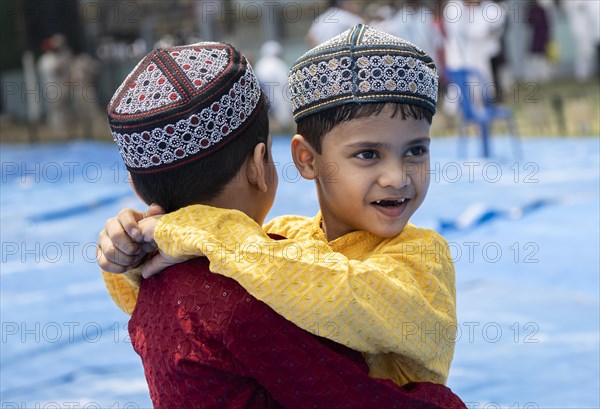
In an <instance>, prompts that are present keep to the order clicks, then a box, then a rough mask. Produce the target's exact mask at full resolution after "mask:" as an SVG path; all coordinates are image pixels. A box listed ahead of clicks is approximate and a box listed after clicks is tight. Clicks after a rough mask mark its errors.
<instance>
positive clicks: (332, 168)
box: [301, 109, 430, 240]
mask: <svg viewBox="0 0 600 409" xmlns="http://www.w3.org/2000/svg"><path fill="white" fill-rule="evenodd" d="M429 126H430V125H429V123H428V122H427V120H425V119H420V120H417V119H413V118H407V119H402V118H401V115H396V116H395V117H393V118H392V117H391V110H390V109H385V110H383V111H382V112H381V113H380V114H379V115H375V116H369V117H365V118H358V119H353V120H350V121H348V122H343V123H341V124H339V125H337V126H335V127H334V128H333V129H332V130H331V131H330V132H328V133H327V134H325V135H324V137H323V143H322V149H321V154H318V153H316V152H315V151H312V154H311V155H312V162H311V163H312V166H313V167H312V170H313V172H314V175H313V176H314V177H310V175H309V174H307V173H306V172H305V173H303V175H304V176H308V177H309V178H311V179H313V178H314V179H315V182H316V185H317V193H318V196H319V205H320V207H321V212H322V215H323V224H324V225H323V230H324V231H325V234H326V236H327V239H328V240H334V239H336V238H338V237H341V236H343V235H345V234H347V233H350V232H352V231H355V230H365V231H369V232H371V233H373V234H375V235H377V236H380V237H393V236H396V235H398V234H399V233H400V232H401V231H402V229H403V228H404V226H406V223H407V222H408V220H409V219H410V217H411V216H412V215H413V213H414V212H415V211H416V210H417V209H418V208H419V206H420V205H421V203H423V200H424V199H425V195H426V194H427V189H428V187H429V142H430V139H429ZM301 172H302V169H301Z"/></svg>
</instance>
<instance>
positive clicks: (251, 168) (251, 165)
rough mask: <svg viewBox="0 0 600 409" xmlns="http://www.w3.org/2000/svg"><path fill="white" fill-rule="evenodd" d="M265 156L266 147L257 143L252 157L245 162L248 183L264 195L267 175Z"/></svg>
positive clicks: (266, 188)
mask: <svg viewBox="0 0 600 409" xmlns="http://www.w3.org/2000/svg"><path fill="white" fill-rule="evenodd" d="M266 154H267V146H266V145H265V144H264V143H262V142H261V143H259V144H258V145H256V146H255V147H254V151H253V152H252V155H250V156H248V160H247V161H246V175H247V178H248V182H249V183H250V184H251V185H255V186H256V187H257V188H258V190H260V191H261V192H263V193H266V192H267V190H268V187H267V174H266V169H265V156H266Z"/></svg>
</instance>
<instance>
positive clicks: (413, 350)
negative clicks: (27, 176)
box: [99, 25, 456, 385]
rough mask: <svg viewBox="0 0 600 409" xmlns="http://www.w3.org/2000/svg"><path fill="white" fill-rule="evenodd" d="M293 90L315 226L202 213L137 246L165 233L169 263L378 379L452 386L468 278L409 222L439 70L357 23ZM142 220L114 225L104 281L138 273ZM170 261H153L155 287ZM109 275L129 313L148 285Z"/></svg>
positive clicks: (301, 65) (296, 155) (172, 222)
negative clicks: (203, 259)
mask: <svg viewBox="0 0 600 409" xmlns="http://www.w3.org/2000/svg"><path fill="white" fill-rule="evenodd" d="M290 92H291V96H292V106H293V108H294V117H295V120H296V122H297V124H298V134H297V135H295V136H294V138H293V139H292V156H293V159H294V162H295V164H296V166H297V168H298V170H299V171H300V173H301V175H302V176H303V177H305V178H307V179H311V180H314V181H315V184H316V188H317V193H318V198H319V205H320V208H321V212H320V213H319V214H318V215H317V216H316V217H315V218H306V217H300V216H283V217H279V218H276V219H275V220H273V221H272V222H270V223H268V224H267V225H265V226H264V230H263V228H261V226H259V225H257V224H256V223H255V222H254V221H253V220H251V219H250V218H248V217H246V216H245V215H243V214H242V213H239V212H236V211H231V210H223V209H216V208H212V207H207V206H191V207H187V208H183V209H180V210H179V211H177V212H174V213H171V214H167V215H165V216H164V217H162V218H160V219H159V220H158V221H156V219H152V220H146V221H145V222H142V223H140V225H139V227H140V229H141V230H142V234H139V235H138V238H137V241H143V240H144V238H143V236H145V240H152V234H153V238H154V240H155V241H156V244H157V245H158V247H159V249H160V251H161V254H162V255H164V256H167V257H168V258H169V259H170V261H169V262H173V261H174V260H184V259H186V258H189V257H191V256H199V255H205V256H207V257H208V258H209V260H210V263H211V264H210V269H211V270H212V271H215V272H218V273H220V274H223V275H225V276H228V277H231V278H233V279H235V280H236V281H238V282H239V283H240V284H241V285H242V286H244V287H245V288H246V289H247V290H248V292H250V293H251V294H252V295H253V296H255V297H256V298H258V299H260V300H262V301H264V302H265V303H267V304H268V305H269V306H271V307H272V308H273V309H274V310H275V311H276V312H278V313H279V314H281V315H282V316H284V317H285V318H286V319H288V320H290V321H292V322H293V323H295V324H297V325H298V326H300V327H302V328H304V329H306V330H308V331H311V332H313V333H315V334H317V335H321V336H324V337H327V338H329V339H331V340H334V341H336V342H339V343H341V344H344V345H346V346H348V347H350V348H353V349H356V350H359V351H361V352H363V353H365V355H366V358H367V363H368V364H369V367H370V375H371V376H374V377H380V378H388V379H391V380H393V381H394V382H395V383H397V384H399V385H403V384H406V383H408V382H415V381H421V382H423V381H429V382H435V383H445V382H446V380H447V377H448V372H449V368H450V363H451V361H452V357H453V353H454V340H455V335H456V305H455V298H456V294H455V276H454V267H453V264H452V260H451V259H450V257H449V251H448V245H447V243H446V242H445V240H444V239H443V238H442V237H441V236H439V235H438V234H437V233H435V232H433V231H431V230H426V229H420V228H417V227H415V226H414V225H412V224H410V223H409V218H410V217H411V216H412V214H413V213H414V212H415V211H416V210H417V209H418V207H419V206H420V205H421V203H422V202H423V200H424V198H425V195H426V193H427V189H428V186H429V127H430V124H431V119H432V116H433V114H434V113H435V103H436V99H437V75H436V68H435V65H434V63H433V61H432V60H431V58H430V57H429V56H427V54H425V53H424V52H423V51H421V50H420V49H419V48H417V47H415V46H414V45H412V44H410V43H408V42H406V41H404V40H401V39H399V38H397V37H394V36H391V35H389V34H386V33H383V32H381V31H378V30H375V29H373V28H370V27H368V26H364V25H357V26H355V27H354V28H352V29H351V30H348V31H346V32H344V33H342V34H340V35H338V36H336V37H334V38H332V39H331V40H329V41H327V42H326V43H324V44H322V45H320V46H318V47H316V48H314V49H312V50H310V51H309V52H308V53H306V54H305V55H303V56H302V57H301V58H300V59H299V60H298V61H297V63H296V64H295V65H294V67H292V70H291V73H290ZM138 218H139V214H138V217H136V219H138ZM133 219H134V216H133V215H132V211H131V212H129V213H128V212H125V213H124V216H122V217H121V218H117V219H114V220H112V221H109V222H108V223H107V226H106V229H105V231H103V233H102V234H101V237H100V240H99V244H100V249H101V254H100V260H101V261H100V266H101V267H103V269H105V270H108V271H112V272H122V271H123V270H124V269H125V268H124V267H123V266H130V265H131V264H132V261H131V260H132V257H131V256H126V255H127V254H128V252H127V251H119V250H117V248H120V249H121V250H124V248H125V247H127V245H129V244H132V240H131V239H129V238H128V237H126V235H124V234H123V232H124V231H128V232H131V223H130V222H127V220H129V221H131V220H133ZM266 232H268V233H271V234H273V233H274V234H278V235H281V236H284V237H286V238H287V240H281V241H275V240H271V239H270V238H269V237H268V235H267V233H266ZM113 242H114V245H115V247H113V248H112V249H111V247H112V246H113ZM130 248H132V249H133V247H130ZM129 253H131V251H129ZM119 260H120V261H119ZM136 260H137V258H136ZM164 260H165V259H164V258H162V259H161V258H154V259H152V260H150V262H149V263H148V264H147V265H146V266H145V267H144V269H145V275H148V274H151V273H154V272H156V270H157V269H159V268H162V267H163V266H164V265H165V263H164ZM104 277H105V281H106V283H107V287H108V289H109V292H110V293H111V295H112V296H113V298H114V299H115V301H116V302H117V304H119V305H120V306H121V308H123V309H124V310H125V311H131V310H132V309H133V306H134V305H135V297H136V289H135V286H134V285H133V284H130V283H129V281H127V280H126V279H125V278H124V277H123V276H121V275H112V274H105V275H104Z"/></svg>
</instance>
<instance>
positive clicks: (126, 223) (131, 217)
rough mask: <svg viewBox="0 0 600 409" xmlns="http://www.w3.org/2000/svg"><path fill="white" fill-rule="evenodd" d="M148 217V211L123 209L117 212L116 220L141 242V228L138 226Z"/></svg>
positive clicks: (133, 237) (135, 239)
mask: <svg viewBox="0 0 600 409" xmlns="http://www.w3.org/2000/svg"><path fill="white" fill-rule="evenodd" d="M144 217H146V212H140V211H138V210H133V209H127V208H126V209H121V211H120V212H119V213H118V214H117V217H116V220H117V221H118V222H119V224H120V225H121V228H122V229H123V230H124V231H125V232H126V233H127V234H128V235H129V236H130V237H131V238H132V239H133V240H134V241H137V242H139V241H140V240H141V237H140V229H139V228H138V222H139V221H140V220H142V219H143V218H144Z"/></svg>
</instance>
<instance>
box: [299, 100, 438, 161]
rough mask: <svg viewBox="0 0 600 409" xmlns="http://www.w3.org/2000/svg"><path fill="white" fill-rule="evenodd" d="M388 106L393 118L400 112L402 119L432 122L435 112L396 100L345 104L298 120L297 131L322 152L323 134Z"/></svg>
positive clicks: (377, 113)
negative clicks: (396, 101) (343, 123)
mask: <svg viewBox="0 0 600 409" xmlns="http://www.w3.org/2000/svg"><path fill="white" fill-rule="evenodd" d="M387 107H390V108H392V116H391V117H392V118H394V117H396V115H398V114H400V115H401V117H402V119H406V118H414V119H417V120H419V119H425V120H427V122H429V123H430V124H431V121H432V119H433V113H432V112H431V111H430V110H428V109H426V108H423V107H421V106H419V105H409V104H400V103H395V102H369V103H365V104H357V103H351V104H344V105H340V106H337V107H333V108H329V109H326V110H323V111H320V112H316V113H314V114H311V115H309V116H307V117H305V118H302V119H300V120H299V121H298V125H297V132H298V133H299V134H300V135H302V136H303V137H304V138H305V139H306V140H307V141H308V143H310V145H311V146H312V147H313V148H314V149H315V150H316V151H317V153H321V145H322V142H323V136H324V135H325V134H326V133H328V132H329V131H331V130H332V129H333V128H334V127H336V126H338V125H339V124H341V123H342V122H347V121H350V120H352V119H357V118H364V117H368V116H373V115H379V114H380V113H381V112H382V111H383V110H384V109H386V108H387Z"/></svg>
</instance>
